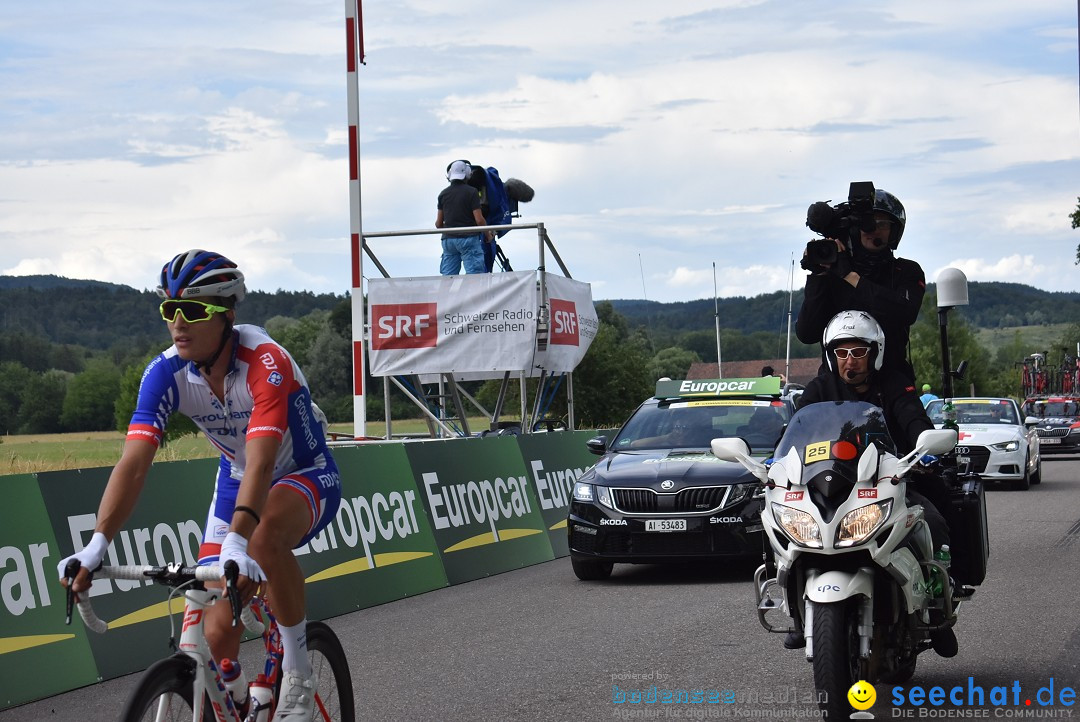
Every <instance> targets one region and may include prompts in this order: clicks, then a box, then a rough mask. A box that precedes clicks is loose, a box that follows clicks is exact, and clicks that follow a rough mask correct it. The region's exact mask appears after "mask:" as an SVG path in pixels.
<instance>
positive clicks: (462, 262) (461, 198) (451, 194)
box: [435, 160, 491, 276]
mask: <svg viewBox="0 0 1080 722" xmlns="http://www.w3.org/2000/svg"><path fill="white" fill-rule="evenodd" d="M471 173H472V166H471V165H470V164H469V161H467V160H455V161H454V162H453V163H451V164H450V165H449V166H447V168H446V179H447V180H448V181H450V185H448V186H447V187H446V188H444V189H443V191H442V192H441V193H439V201H438V207H439V212H438V215H436V216H435V227H436V228H465V227H468V226H486V225H487V221H486V220H484V214H483V213H481V212H480V193H479V191H477V190H476V189H475V188H473V187H472V186H471V185H469V184H468V183H466V182H465V181H466V180H467V179H468V177H469V175H470V174H471ZM490 235H491V233H490V231H484V232H483V233H469V232H466V233H444V234H443V236H442V259H441V260H440V262H439V273H441V274H442V275H444V276H456V275H457V274H458V273H459V272H460V271H461V267H462V266H464V267H465V273H484V272H486V271H487V268H486V266H485V264H484V247H483V241H484V240H489V237H490Z"/></svg>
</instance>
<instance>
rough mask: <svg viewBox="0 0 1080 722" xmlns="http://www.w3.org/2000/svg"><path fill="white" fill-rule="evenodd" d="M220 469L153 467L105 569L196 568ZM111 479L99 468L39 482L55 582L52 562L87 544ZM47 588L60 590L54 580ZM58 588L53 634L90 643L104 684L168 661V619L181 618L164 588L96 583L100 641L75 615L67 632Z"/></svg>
mask: <svg viewBox="0 0 1080 722" xmlns="http://www.w3.org/2000/svg"><path fill="white" fill-rule="evenodd" d="M217 466H218V464H217V460H216V459H200V460H198V461H179V462H170V463H158V464H154V465H153V467H151V469H150V473H149V474H147V477H146V484H145V485H144V487H143V490H142V494H141V495H140V497H139V502H138V504H137V505H136V506H135V509H134V511H133V512H132V514H131V517H130V518H129V519H128V521H127V523H126V524H124V527H123V528H122V529H121V531H120V533H119V534H117V535H116V538H115V539H113V541H112V544H110V545H109V551H108V553H107V554H106V555H105V560H104V563H105V564H108V565H116V564H121V565H122V564H136V565H144V564H169V563H172V562H177V561H179V562H183V563H184V564H188V565H193V564H195V563H196V561H197V560H198V555H199V544H200V543H201V542H202V535H203V525H204V524H205V523H206V511H207V509H208V508H209V506H210V497H211V494H212V493H213V488H214V479H215V478H216V476H217ZM110 471H111V469H109V468H96V469H84V470H82V471H55V472H48V473H43V474H38V485H39V487H40V489H41V496H42V498H43V499H44V500H45V504H46V507H47V508H48V510H49V516H50V518H51V519H52V525H53V529H55V532H56V539H57V542H58V544H59V553H58V554H57V555H56V556H54V557H50V560H49V563H50V564H51V566H52V570H53V573H52V576H53V577H55V575H56V564H57V562H59V561H60V559H63V558H64V557H66V556H68V555H69V554H72V553H73V552H74V551H75V549H76V546H77V547H78V548H82V546H83V545H85V543H86V542H87V541H89V540H90V537H91V536H92V534H93V531H94V526H95V524H96V522H97V508H98V502H99V501H100V499H101V495H102V492H104V490H105V484H106V482H107V481H108V479H109V473H110ZM76 540H78V544H77V545H76ZM50 581H51V582H52V583H53V584H57V583H56V580H55V579H51V580H50ZM55 588H56V590H57V592H58V593H57V597H56V603H55V604H54V608H53V610H52V613H53V614H54V615H55V623H56V625H57V627H58V628H60V629H64V630H66V631H69V632H70V631H73V630H78V634H79V635H80V638H83V637H84V638H85V639H87V640H89V643H90V647H91V649H92V650H93V653H94V660H95V662H96V664H97V673H98V677H100V678H101V679H110V678H112V677H118V676H120V675H123V674H129V673H131V672H135V671H138V670H140V669H145V668H146V667H147V666H149V665H150V664H151V663H153V662H155V661H156V660H158V659H160V658H162V657H165V656H168V655H169V654H170V653H171V650H170V648H169V632H170V622H169V616H170V612H171V613H172V614H178V613H179V612H181V611H183V598H180V599H178V600H175V601H174V602H173V603H172V605H171V606H169V602H168V589H167V588H166V587H162V586H155V585H154V584H152V583H150V582H143V581H132V580H120V579H117V580H112V579H96V580H94V584H93V586H92V587H91V589H90V601H91V602H92V603H93V605H94V611H95V612H97V615H98V616H99V617H101V619H103V620H105V621H106V622H108V624H109V630H108V632H106V633H105V634H95V633H93V632H89V633H87V632H85V628H84V627H83V625H82V621H81V620H80V619H79V618H78V615H77V614H76V615H75V619H73V620H72V623H71V626H70V627H65V626H64V624H63V622H64V619H63V617H64V608H63V601H64V595H63V594H62V593H60V592H61V589H60V587H59V586H58V585H57V586H56V587H55Z"/></svg>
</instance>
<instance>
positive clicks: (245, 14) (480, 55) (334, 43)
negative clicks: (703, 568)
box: [0, 0, 1080, 302]
mask: <svg viewBox="0 0 1080 722" xmlns="http://www.w3.org/2000/svg"><path fill="white" fill-rule="evenodd" d="M362 14H363V33H364V43H365V50H366V65H364V66H361V67H360V68H359V71H358V73H357V82H358V99H359V113H360V119H359V128H360V157H361V160H360V176H361V222H362V228H363V230H364V232H366V233H371V232H382V231H395V230H419V229H432V228H433V226H434V221H435V215H436V197H437V196H438V193H439V191H440V190H442V188H443V187H445V186H446V178H445V168H446V166H447V164H449V163H450V162H451V161H452V160H455V159H457V158H466V159H468V160H470V161H471V162H472V163H474V164H476V165H482V166H484V167H495V168H497V169H498V171H499V173H500V175H501V177H502V178H503V179H504V180H505V179H507V178H518V179H520V180H523V181H525V182H526V183H527V184H529V185H530V186H531V187H532V188H533V189H534V190H535V192H536V196H535V199H534V200H533V201H532V202H531V203H528V204H523V205H522V206H521V218H519V219H516V221H515V222H516V223H543V224H544V227H545V228H546V229H547V232H548V235H549V236H550V238H551V240H552V242H553V243H554V245H555V247H556V248H557V249H558V252H559V255H560V256H561V257H562V259H563V260H564V262H565V263H566V266H567V268H568V270H569V271H570V274H571V275H572V276H573V277H574V278H576V279H579V280H582V281H586V282H588V283H590V284H591V286H592V292H593V297H594V299H596V300H601V299H626V298H647V299H649V300H653V301H661V302H673V301H689V300H694V299H700V298H711V297H713V295H714V289H715V294H716V295H718V296H720V297H723V298H727V297H732V296H755V295H758V294H761V293H769V292H773V291H777V290H788V289H789V288H791V287H792V286H794V287H795V288H800V287H801V286H802V284H803V278H804V277H805V272H803V271H801V270H800V269H798V265H797V260H798V258H799V257H800V256H801V254H802V249H803V248H804V247H805V244H806V242H807V241H808V240H810V239H811V238H812V237H813V235H812V233H811V232H810V231H809V229H807V228H806V227H805V225H804V222H805V216H806V209H807V206H808V205H809V204H810V203H812V202H814V201H820V200H829V201H832V202H834V203H835V202H839V201H841V200H844V199H845V198H846V196H847V190H848V184H849V183H850V182H851V181H865V180H870V181H873V182H874V184H875V185H876V186H877V187H878V188H883V189H886V190H888V191H890V192H892V193H893V194H895V195H896V196H897V197H898V198H900V200H901V201H902V202H903V204H904V205H905V206H906V208H907V214H908V224H907V229H906V232H905V235H904V238H903V240H902V242H901V244H900V248H899V251H898V254H899V255H901V256H904V257H906V258H912V259H914V260H916V261H918V262H919V263H920V264H921V265H922V267H923V269H924V270H925V272H926V276H927V280H928V281H933V280H934V279H935V278H936V277H937V274H938V272H939V271H940V270H941V269H943V268H946V267H956V268H960V269H961V270H963V271H964V272H965V274H966V275H967V277H968V278H969V280H973V281H1011V282H1020V283H1026V284H1029V285H1032V286H1035V287H1037V288H1041V289H1044V290H1049V291H1076V290H1078V289H1080V284H1078V282H1077V279H1078V278H1080V268H1078V267H1077V266H1076V265H1075V263H1074V262H1075V260H1076V250H1077V245H1078V244H1080V231H1078V230H1074V229H1072V228H1071V225H1070V218H1069V214H1070V213H1071V212H1073V211H1074V210H1075V209H1076V208H1077V196H1078V195H1080V142H1078V141H1080V90H1078V48H1077V5H1076V4H1075V3H1071V2H1062V1H1061V0H1055V1H1053V2H1051V1H1050V0H1026V1H1025V2H1023V3H1019V2H1015V0H983V1H982V2H979V3H949V2H925V1H924V0H883V1H881V2H875V3H862V2H823V1H821V0H800V2H790V0H787V1H783V2H780V1H768V0H763V1H755V0H736V1H731V2H716V1H715V0H713V1H706V0H677V1H676V2H668V3H662V2H661V3H658V2H643V1H640V0H590V1H589V2H584V3H582V2H565V1H564V0H545V2H534V3H524V2H516V3H507V2H500V3H496V2H490V1H489V0H457V1H456V2H453V3H449V2H445V0H437V1H436V0H384V1H382V2H370V1H369V2H368V3H365V4H364V6H363V8H362ZM344 28H345V10H344V5H343V3H341V2H340V0H338V2H329V1H328V0H327V1H324V0H318V1H316V0H289V2H279V1H277V0H262V1H261V2H251V1H249V0H235V1H233V0H230V2H220V1H215V2H209V1H206V0H185V2H181V3H146V2H134V1H131V0H114V1H109V0H106V1H105V2H101V3H70V2H66V3H59V2H56V1H55V0H34V2H19V3H13V2H8V3H4V4H3V8H2V9H0V249H2V250H0V275H31V274H57V275H61V276H66V277H69V278H87V279H94V280H101V281H110V282H114V283H122V284H125V285H129V286H133V287H135V288H152V287H153V286H154V285H155V283H156V278H157V275H158V274H159V272H160V269H161V266H162V264H163V263H165V261H167V260H168V259H169V258H171V257H172V256H174V255H175V254H177V253H179V252H181V251H184V250H187V249H189V248H209V249H212V250H216V251H219V252H221V253H224V254H225V255H226V256H228V257H230V258H231V259H233V260H234V261H236V262H237V263H238V264H239V265H240V267H241V269H242V270H243V271H244V272H245V274H246V275H247V278H248V285H249V287H251V288H254V289H259V290H265V291H274V290H278V289H283V290H290V291H295V290H310V291H314V292H318V293H324V292H332V293H338V294H343V293H345V292H347V291H348V290H349V288H350V286H351V275H350V271H349V268H350V265H349V264H350V250H349V240H348V239H349V231H350V209H349V193H348V191H349V188H348V176H349V166H348V155H349V153H348V142H347V137H348V115H347V110H348V109H347V90H348V88H347V76H346V61H345V30H344ZM369 244H370V246H371V249H372V251H373V252H374V254H375V255H376V256H377V257H378V259H379V261H380V262H381V263H382V264H383V266H384V267H385V268H386V269H387V271H388V272H389V273H390V274H391V275H393V276H427V275H436V274H437V273H438V266H439V253H440V246H439V240H438V236H437V235H412V236H395V237H390V238H373V239H371V240H370V241H369ZM500 246H501V247H502V249H503V251H504V252H505V253H506V255H507V256H508V258H509V259H510V262H511V264H512V265H513V267H514V269H515V270H527V269H530V268H535V267H537V265H538V264H539V263H540V260H539V253H538V247H539V244H538V242H537V234H536V231H535V230H533V229H520V230H515V231H513V232H511V233H510V234H508V235H507V236H505V237H504V238H503V239H502V240H501V241H500ZM546 260H547V263H548V267H549V268H554V264H553V263H552V259H551V258H550V257H549V258H547V259H546ZM365 263H366V265H365V267H364V273H365V276H367V277H369V278H370V277H372V276H375V277H378V276H379V275H380V273H379V271H378V270H377V269H376V268H375V266H374V265H373V264H371V263H370V261H368V259H365ZM793 266H794V269H793ZM714 268H715V271H714Z"/></svg>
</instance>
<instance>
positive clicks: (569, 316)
mask: <svg viewBox="0 0 1080 722" xmlns="http://www.w3.org/2000/svg"><path fill="white" fill-rule="evenodd" d="M551 343H552V344H561V345H563V346H577V345H578V317H577V307H576V306H575V305H574V302H573V301H562V300H560V299H558V298H553V299H551Z"/></svg>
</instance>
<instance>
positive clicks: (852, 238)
mask: <svg viewBox="0 0 1080 722" xmlns="http://www.w3.org/2000/svg"><path fill="white" fill-rule="evenodd" d="M906 224H907V214H906V213H905V211H904V206H903V204H901V203H900V201H899V199H897V197H896V196H894V195H893V194H892V193H889V192H887V191H883V190H880V189H875V188H874V185H873V183H870V182H856V183H852V184H851V190H850V191H849V194H848V201H847V203H841V204H839V205H837V206H835V207H834V206H830V205H829V204H828V203H827V202H825V201H819V202H817V203H814V204H812V205H811V206H810V208H809V209H808V210H807V213H806V225H807V226H809V227H810V229H811V230H813V231H815V232H817V233H820V234H821V235H823V236H824V237H825V240H816V241H810V243H808V244H807V247H806V250H805V251H804V252H803V259H802V263H801V265H802V267H803V268H804V269H806V270H807V271H810V276H808V277H807V279H806V290H805V292H804V294H803V301H802V307H801V308H800V309H799V315H798V318H797V319H796V321H795V335H796V336H797V337H798V339H799V340H800V341H802V342H803V343H808V344H809V343H816V342H817V341H818V339H820V338H821V334H822V332H823V331H824V330H825V326H826V324H827V323H828V322H829V319H830V318H832V317H833V316H834V315H836V314H837V313H839V312H841V311H844V310H848V309H857V310H860V311H866V312H867V313H870V314H872V315H873V316H874V318H876V319H877V320H878V322H879V323H880V324H881V327H882V328H883V329H884V330H885V334H886V335H887V336H888V337H889V350H888V352H886V353H885V357H884V359H883V365H884V368H886V369H890V370H894V371H899V372H901V373H902V374H903V375H904V376H906V377H907V378H908V380H909V381H910V382H912V383H914V381H915V372H914V370H913V369H912V367H911V363H910V362H909V361H908V358H907V348H908V336H909V330H910V329H911V325H912V324H913V323H915V320H916V319H917V318H918V316H919V308H920V307H921V305H922V299H923V295H924V294H925V293H926V277H925V274H924V273H923V270H922V267H921V266H920V265H919V264H918V263H916V262H915V261H910V260H908V259H906V258H897V257H895V256H894V255H893V251H895V250H896V248H897V246H898V245H899V244H900V238H901V236H903V235H904V227H905V225H906ZM823 361H825V363H822V368H821V370H822V371H824V370H825V368H826V367H827V365H828V364H827V359H823Z"/></svg>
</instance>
